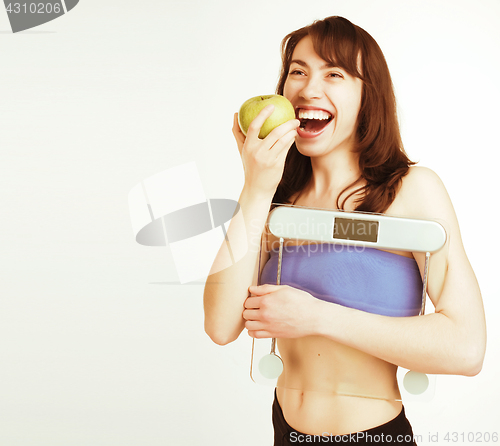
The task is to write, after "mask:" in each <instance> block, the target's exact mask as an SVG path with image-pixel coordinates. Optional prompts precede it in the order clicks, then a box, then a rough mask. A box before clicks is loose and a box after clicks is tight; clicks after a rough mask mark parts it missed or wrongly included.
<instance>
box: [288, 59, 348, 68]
mask: <svg viewBox="0 0 500 446" xmlns="http://www.w3.org/2000/svg"><path fill="white" fill-rule="evenodd" d="M293 63H296V64H297V65H300V66H302V67H306V68H308V67H309V65H307V63H306V62H304V61H303V60H300V59H293V60H291V61H290V65H292V64H293ZM325 68H340V67H339V66H337V65H335V64H333V63H330V62H326V63H325V64H324V65H323V66H322V67H321V69H325Z"/></svg>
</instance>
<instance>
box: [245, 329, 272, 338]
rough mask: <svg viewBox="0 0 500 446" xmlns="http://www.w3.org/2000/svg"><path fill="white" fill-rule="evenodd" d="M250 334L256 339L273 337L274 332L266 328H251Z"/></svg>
mask: <svg viewBox="0 0 500 446" xmlns="http://www.w3.org/2000/svg"><path fill="white" fill-rule="evenodd" d="M248 335H249V336H251V337H252V338H255V339H264V338H272V337H273V336H272V334H271V333H269V332H268V331H266V330H249V331H248Z"/></svg>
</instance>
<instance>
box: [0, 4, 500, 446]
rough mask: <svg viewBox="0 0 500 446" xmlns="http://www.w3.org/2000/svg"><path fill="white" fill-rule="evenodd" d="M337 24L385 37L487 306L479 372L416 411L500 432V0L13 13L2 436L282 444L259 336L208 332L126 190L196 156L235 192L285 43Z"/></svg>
mask: <svg viewBox="0 0 500 446" xmlns="http://www.w3.org/2000/svg"><path fill="white" fill-rule="evenodd" d="M329 15H341V16H344V17H346V18H348V19H350V20H351V21H352V22H353V23H355V24H357V25H360V26H361V27H363V28H365V29H366V30H367V31H368V32H369V33H370V34H372V36H373V37H374V38H375V39H376V40H377V41H378V43H379V44H380V46H381V47H382V49H383V51H384V53H385V55H386V58H387V61H388V64H389V67H390V69H391V73H392V76H393V80H394V84H395V87H396V93H397V96H398V100H399V113H400V117H401V124H402V132H403V138H404V143H405V148H406V150H407V152H408V153H409V155H410V157H411V158H412V159H414V160H418V161H420V163H421V164H422V165H425V166H428V167H431V168H432V169H434V170H435V171H436V172H437V173H438V174H439V175H440V176H441V178H442V179H443V181H444V183H445V185H446V186H447V189H448V191H449V193H450V196H451V197H452V201H453V203H454V205H455V209H456V212H457V214H458V217H459V221H460V223H461V229H462V235H463V240H464V244H465V247H466V250H467V253H468V255H469V258H470V261H471V263H472V265H473V267H474V270H475V272H476V274H477V277H478V279H479V283H480V285H481V289H482V292H483V297H484V304H485V308H486V313H487V320H488V335H489V343H488V352H487V356H486V359H485V362H484V368H483V371H482V372H481V373H480V374H479V375H478V376H476V377H473V378H466V377H440V378H441V379H438V382H437V390H436V392H437V393H436V397H435V398H434V400H433V401H432V402H430V403H411V404H410V403H409V404H407V405H406V411H407V415H408V418H409V419H410V420H411V422H412V424H413V429H414V432H415V433H416V434H420V435H423V441H422V442H421V443H420V444H422V445H425V444H436V443H429V442H428V435H429V433H432V434H435V433H439V440H440V441H439V444H447V443H446V442H444V441H443V437H444V435H445V434H446V432H453V431H455V432H459V433H461V432H465V434H466V435H467V433H468V432H493V431H495V429H497V430H500V429H499V425H498V419H499V415H500V409H499V408H498V396H499V395H500V386H499V380H498V375H499V373H500V362H499V359H498V353H499V344H500V341H499V339H500V330H499V324H498V318H499V316H500V306H499V303H498V299H499V285H498V276H499V273H498V260H497V252H498V248H499V242H498V229H497V228H498V208H497V203H498V175H499V174H498V161H499V157H498V151H499V143H498V138H497V131H496V129H497V128H498V121H499V117H500V116H499V111H498V104H499V102H500V93H499V84H498V75H499V72H500V63H499V58H498V54H499V45H500V28H499V27H498V23H499V19H500V3H499V2H498V0H475V1H474V2H471V1H463V0H453V1H452V0H446V1H444V0H440V1H435V0H418V1H410V0H405V1H402V0H342V1H332V0H328V1H326V0H325V1H303V0H301V1H296V0H286V1H269V0H265V1H264V0H257V1H251V2H250V1H246V2H245V1H236V0H233V1H227V0H225V1H213V2H206V1H201V0H198V1H193V0H182V1H180V0H179V1H173V0H169V1H160V0H141V1H139V0H136V1H131V0H128V1H125V0H120V1H118V0H107V1H97V0H81V2H80V4H78V5H77V6H76V7H75V8H74V9H73V10H72V11H70V12H69V13H68V14H67V15H64V16H63V17H61V18H59V19H57V20H55V21H53V22H49V23H47V24H44V25H42V26H39V27H37V28H34V29H32V30H30V31H26V32H23V33H18V34H12V32H11V31H10V25H9V22H8V18H7V14H6V13H5V12H4V11H3V10H2V11H0V31H1V33H0V67H1V71H0V73H1V74H0V123H1V124H0V125H1V127H0V151H1V152H0V153H1V159H0V204H1V217H0V242H1V245H0V248H1V257H0V262H1V263H0V274H1V288H0V445H2V446H4V445H5V446H18V445H23V446H24V445H33V446H42V445H43V446H45V445H47V446H59V445H61V446H69V445H71V446H80V445H86V446H87V445H88V446H101V445H102V446H104V445H106V446H111V445H113V446H114V445H117V446H118V445H119V446H132V445H134V446H136V445H137V446H139V445H141V446H142V445H149V446H157V445H198V444H199V445H201V444H204V445H205V444H207V445H218V446H224V445H228V446H229V445H231V446H233V445H241V446H246V445H249V446H250V445H270V444H271V443H272V426H271V402H272V389H271V388H265V387H259V386H257V385H255V384H253V383H252V382H251V381H250V378H249V374H248V364H249V357H250V344H249V338H248V336H247V335H246V334H245V333H243V334H242V336H241V337H240V339H239V340H238V341H236V342H235V343H234V344H231V345H229V346H226V347H220V346H217V345H215V344H213V343H212V342H211V341H210V340H209V338H208V337H207V336H206V335H205V333H204V331H203V309H202V294H203V286H202V285H200V284H190V285H182V286H181V285H165V284H162V283H164V282H168V281H176V280H177V276H176V270H175V266H174V264H173V260H172V258H171V254H170V252H169V251H168V249H162V248H148V247H144V246H140V245H138V244H136V243H135V241H134V237H133V233H132V228H131V224H130V219H129V215H128V204H127V196H128V192H129V190H130V189H131V188H132V187H133V186H134V185H136V184H137V183H139V182H140V181H141V180H143V179H145V178H147V177H149V176H151V175H153V174H155V173H158V172H160V171H163V170H165V169H167V168H169V167H173V166H176V165H179V164H183V163H186V162H189V161H196V163H197V166H198V170H199V171H200V175H201V177H202V181H203V185H204V188H205V192H206V195H207V197H211V198H232V199H237V198H238V196H239V192H240V189H241V186H242V184H243V172H242V168H241V162H240V159H239V154H238V151H237V148H236V144H235V143H234V141H233V137H232V134H231V126H232V118H233V113H234V112H235V111H237V109H238V108H239V106H240V104H241V103H242V102H243V101H244V100H246V99H247V98H249V97H251V96H255V95H259V94H268V93H273V92H274V89H275V84H276V81H277V78H278V70H279V62H280V60H279V44H280V41H281V39H282V37H284V35H285V34H287V33H288V32H289V31H292V30H294V29H297V28H299V27H301V26H304V25H307V24H309V23H310V22H311V21H312V20H314V19H321V18H324V17H326V16H329ZM169 192H170V193H172V192H173V191H169ZM173 193H175V192H173ZM483 440H484V437H483Z"/></svg>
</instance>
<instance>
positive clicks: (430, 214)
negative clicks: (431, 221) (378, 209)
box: [391, 166, 455, 220]
mask: <svg viewBox="0 0 500 446" xmlns="http://www.w3.org/2000/svg"><path fill="white" fill-rule="evenodd" d="M394 205H395V206H394V208H395V209H394V210H399V211H400V212H402V213H404V214H405V215H406V216H408V217H419V218H438V219H445V220H450V219H451V220H454V219H455V211H454V209H453V205H452V203H451V199H450V197H449V195H448V192H447V191H446V187H445V185H444V184H443V181H442V180H441V178H440V177H439V176H438V174H437V173H436V172H434V171H433V170H432V169H429V168H428V167H422V166H412V167H410V170H409V172H408V174H407V175H406V176H405V177H403V180H402V184H401V188H400V190H399V192H398V194H397V196H396V200H395V201H394ZM391 207H392V206H391Z"/></svg>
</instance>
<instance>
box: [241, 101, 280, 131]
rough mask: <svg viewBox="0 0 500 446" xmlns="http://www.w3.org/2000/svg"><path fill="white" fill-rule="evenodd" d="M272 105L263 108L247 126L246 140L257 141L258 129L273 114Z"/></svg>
mask: <svg viewBox="0 0 500 446" xmlns="http://www.w3.org/2000/svg"><path fill="white" fill-rule="evenodd" d="M273 111H274V105H273V104H270V105H268V106H266V107H264V108H263V109H262V110H261V111H260V113H259V114H258V115H257V116H256V117H255V118H254V120H253V121H252V122H251V123H250V125H249V126H248V131H247V138H251V139H258V138H259V133H260V128H261V127H262V125H263V124H264V122H266V119H267V118H269V116H271V115H272V114H273Z"/></svg>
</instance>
